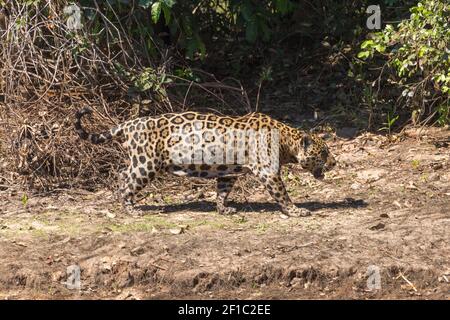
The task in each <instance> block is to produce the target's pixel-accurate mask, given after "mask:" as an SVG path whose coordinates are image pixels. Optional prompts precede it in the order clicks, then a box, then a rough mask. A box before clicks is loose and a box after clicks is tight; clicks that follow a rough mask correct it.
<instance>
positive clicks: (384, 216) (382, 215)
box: [380, 213, 389, 218]
mask: <svg viewBox="0 0 450 320" xmlns="http://www.w3.org/2000/svg"><path fill="white" fill-rule="evenodd" d="M380 217H381V218H389V215H388V214H387V213H382V214H380Z"/></svg>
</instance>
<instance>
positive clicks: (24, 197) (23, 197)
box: [20, 193, 28, 208]
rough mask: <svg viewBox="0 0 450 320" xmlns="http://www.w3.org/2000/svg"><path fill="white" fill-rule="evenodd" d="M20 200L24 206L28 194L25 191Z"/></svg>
mask: <svg viewBox="0 0 450 320" xmlns="http://www.w3.org/2000/svg"><path fill="white" fill-rule="evenodd" d="M20 201H21V202H22V205H23V207H24V208H25V207H26V206H27V204H28V196H27V194H26V193H24V194H23V195H22V198H21V199H20Z"/></svg>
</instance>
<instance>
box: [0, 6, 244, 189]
mask: <svg viewBox="0 0 450 320" xmlns="http://www.w3.org/2000/svg"><path fill="white" fill-rule="evenodd" d="M94 4H95V5H96V6H94V7H92V8H89V9H90V10H91V11H92V12H93V14H95V15H100V17H101V21H102V25H101V26H100V27H99V29H100V30H101V33H102V37H101V38H100V37H99V38H95V35H94V34H92V33H87V32H86V31H84V29H80V30H72V29H70V28H68V25H67V19H66V17H65V16H64V15H62V14H61V12H62V11H63V8H64V6H65V5H67V1H63V0H61V1H46V2H43V3H41V4H27V3H26V2H20V1H13V2H10V3H8V5H7V6H6V11H4V12H3V11H2V12H3V13H2V17H3V20H4V21H3V22H2V26H1V28H0V36H1V37H0V39H1V40H0V57H1V59H0V60H1V62H0V74H1V83H0V95H1V97H2V100H3V102H0V119H1V120H0V122H1V126H0V137H1V141H2V143H1V155H2V165H3V167H4V168H7V170H6V172H4V173H3V174H2V179H3V180H2V181H3V184H5V183H6V182H10V183H18V184H19V185H26V186H28V187H29V188H31V189H34V190H48V189H55V188H56V189H57V188H67V187H74V186H80V185H83V186H85V187H96V186H105V185H108V184H110V183H111V181H114V180H115V179H112V178H115V176H111V172H117V167H119V166H120V165H123V160H124V159H123V153H122V152H121V148H120V145H119V144H116V145H109V146H100V147H99V148H97V147H96V148H93V147H91V146H88V145H86V144H81V143H80V141H79V140H78V138H77V136H76V134H75V132H74V130H73V122H74V114H75V112H76V111H77V110H79V109H81V108H82V107H84V106H86V105H89V106H91V107H93V108H95V109H96V113H95V116H94V117H93V118H92V122H91V125H88V128H90V129H92V130H94V129H93V128H94V127H95V130H97V131H99V130H101V129H104V128H107V127H110V126H112V125H113V124H116V123H119V122H121V121H124V120H128V119H132V118H135V117H137V116H144V115H149V114H156V113H161V112H170V111H178V110H183V109H186V108H187V106H191V107H194V108H195V106H196V101H197V100H198V99H200V100H201V101H202V103H203V105H209V103H208V101H209V102H213V103H214V105H215V106H217V107H218V108H220V107H221V106H222V108H226V107H227V106H228V108H229V109H232V108H230V106H231V105H233V106H234V110H239V109H240V110H250V109H251V108H250V103H249V101H248V97H247V96H246V93H245V91H244V90H243V88H242V86H241V85H240V84H239V82H238V81H236V80H233V79H230V80H229V81H228V83H227V81H225V82H219V81H217V80H216V79H215V78H214V77H213V76H212V75H210V74H207V73H203V75H204V78H205V79H209V80H207V81H206V82H202V83H197V82H194V81H187V80H185V79H183V78H180V77H174V76H173V75H172V74H173V72H172V71H173V67H174V65H173V62H172V60H171V59H170V58H169V57H167V55H165V54H163V53H162V52H161V54H160V56H162V57H166V58H164V59H163V60H162V61H157V62H155V61H154V60H152V59H150V57H149V56H148V55H147V54H145V53H144V52H141V51H139V50H138V49H137V48H139V44H138V43H136V40H133V39H131V38H130V37H129V36H128V35H129V33H128V32H127V30H126V27H125V26H124V25H121V24H117V23H113V22H112V21H110V20H109V19H108V17H106V16H104V15H103V13H102V10H100V8H99V7H98V5H97V2H96V1H94ZM6 13H7V15H6ZM105 39H106V40H107V41H104V40H105ZM169 75H172V76H171V78H170V79H168V77H169ZM225 96H226V97H225Z"/></svg>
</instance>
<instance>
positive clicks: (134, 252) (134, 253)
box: [131, 247, 145, 256]
mask: <svg viewBox="0 0 450 320" xmlns="http://www.w3.org/2000/svg"><path fill="white" fill-rule="evenodd" d="M144 252H145V250H144V248H142V247H136V248H134V249H132V250H131V255H132V256H139V255H141V254H143V253H144Z"/></svg>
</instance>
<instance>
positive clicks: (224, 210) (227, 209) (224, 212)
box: [217, 207, 237, 216]
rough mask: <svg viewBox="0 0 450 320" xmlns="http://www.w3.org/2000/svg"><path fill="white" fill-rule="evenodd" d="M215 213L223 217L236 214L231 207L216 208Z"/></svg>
mask: <svg viewBox="0 0 450 320" xmlns="http://www.w3.org/2000/svg"><path fill="white" fill-rule="evenodd" d="M217 211H218V212H219V214H222V215H224V216H227V215H232V214H236V212H237V210H236V208H232V207H222V208H217Z"/></svg>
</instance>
